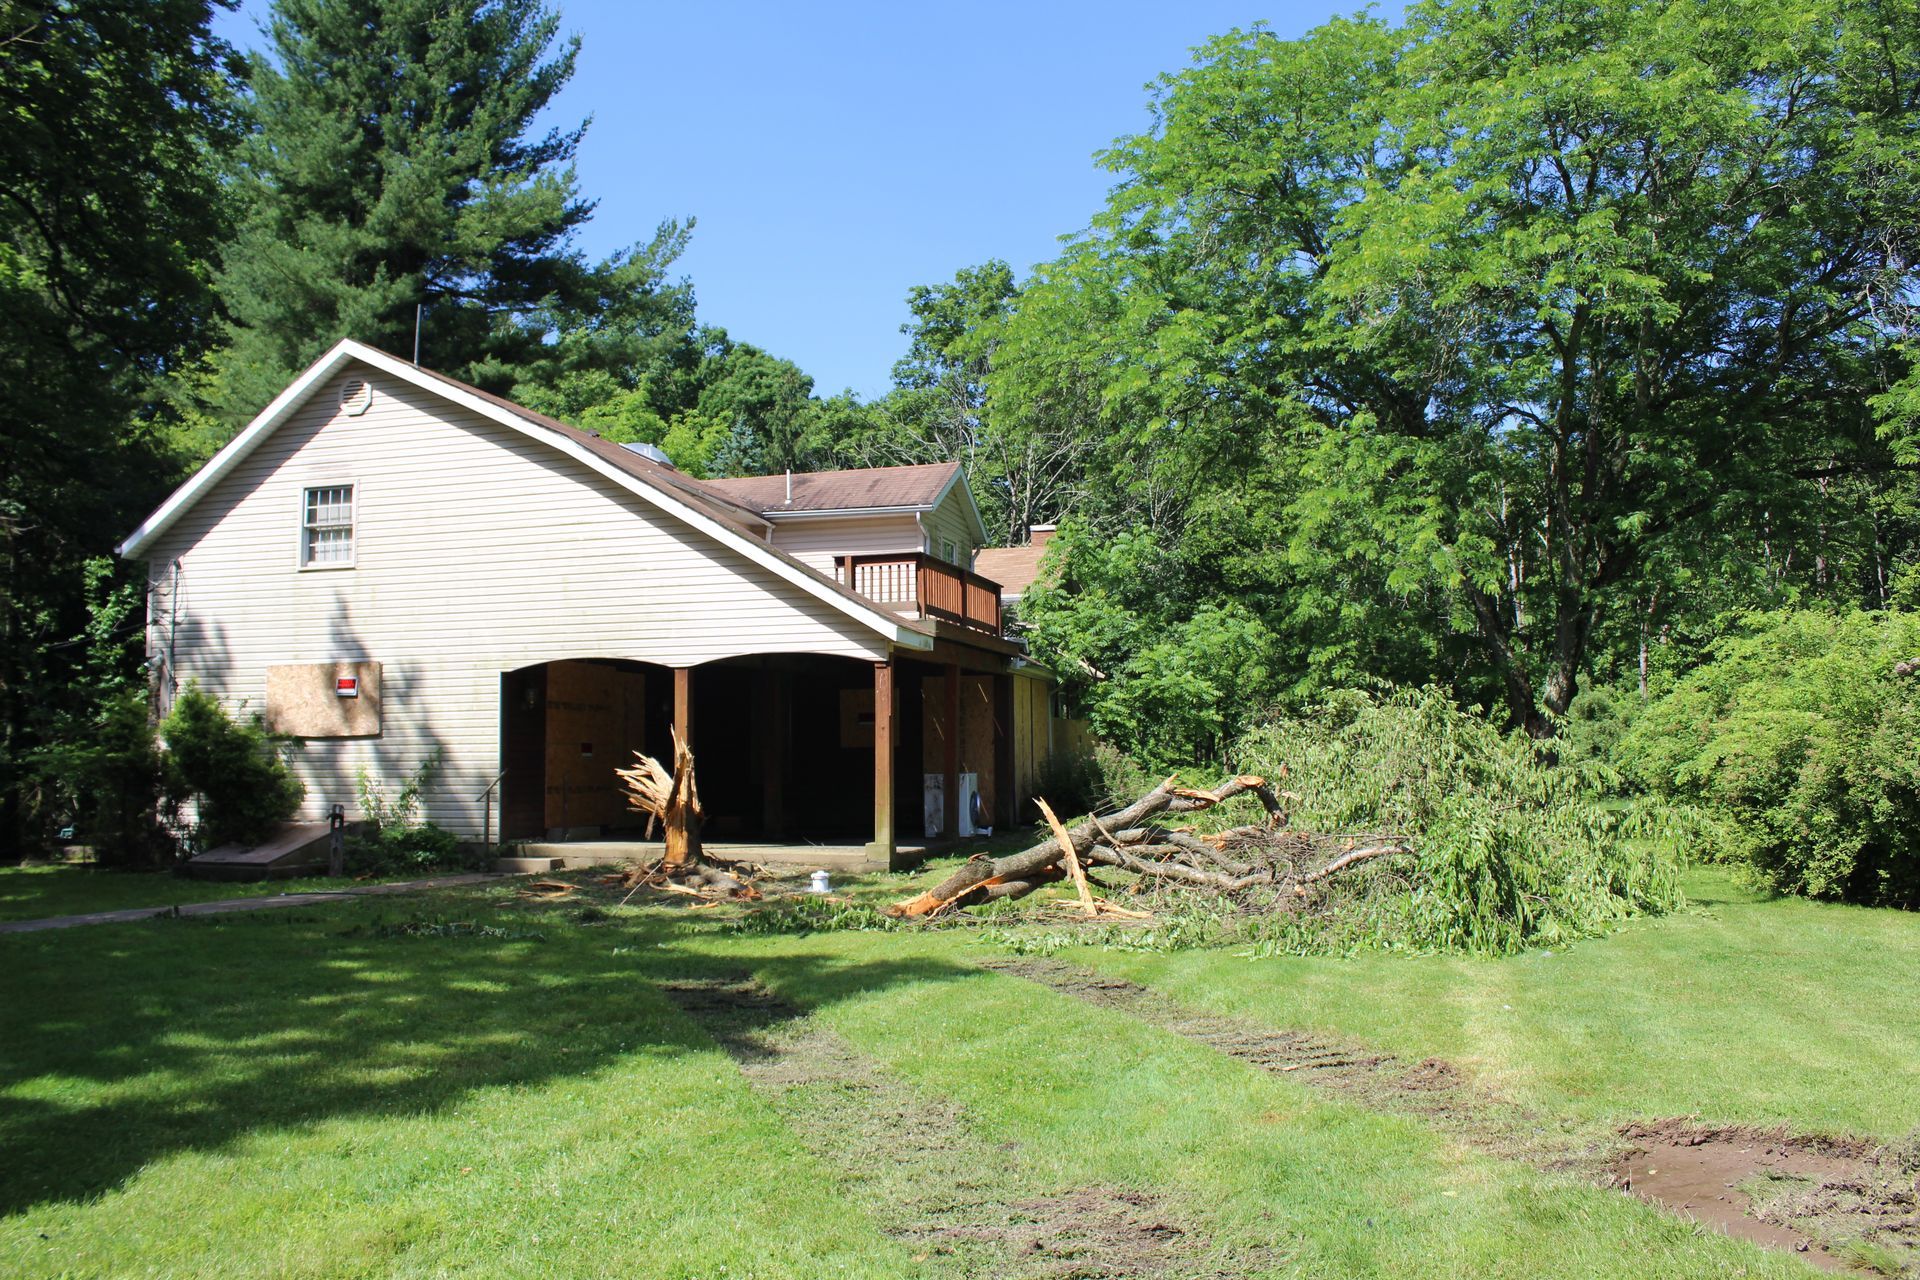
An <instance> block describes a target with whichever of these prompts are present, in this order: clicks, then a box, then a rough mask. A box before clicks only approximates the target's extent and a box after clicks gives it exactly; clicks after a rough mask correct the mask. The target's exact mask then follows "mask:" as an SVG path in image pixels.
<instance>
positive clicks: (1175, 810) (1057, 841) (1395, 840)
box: [888, 774, 1413, 918]
mask: <svg viewBox="0 0 1920 1280" xmlns="http://www.w3.org/2000/svg"><path fill="white" fill-rule="evenodd" d="M1283 794H1286V793H1281V792H1276V791H1275V790H1274V789H1273V787H1272V786H1271V785H1269V784H1268V782H1267V780H1266V779H1265V778H1261V777H1256V776H1254V775H1251V774H1243V775H1241V776H1240V777H1237V778H1229V779H1228V780H1227V781H1225V782H1223V783H1221V784H1220V785H1219V786H1217V787H1214V788H1212V789H1211V790H1204V791H1203V790H1195V789H1192V788H1187V787H1178V786H1175V785H1174V779H1172V778H1169V779H1167V780H1166V781H1165V782H1162V783H1161V784H1160V785H1159V786H1157V787H1155V788H1154V789H1153V790H1151V791H1149V792H1147V794H1146V795H1144V796H1141V797H1140V798H1139V799H1138V800H1135V801H1134V802H1133V803H1132V804H1129V805H1126V806H1125V807H1123V808H1121V809H1120V810H1119V811H1117V812H1115V813H1113V814H1111V815H1109V816H1107V817H1105V818H1102V817H1099V816H1097V815H1096V816H1090V817H1089V818H1088V819H1087V820H1086V821H1085V822H1083V823H1081V824H1080V825H1079V826H1077V827H1073V828H1068V827H1067V826H1066V825H1065V824H1064V823H1062V822H1060V821H1059V819H1057V818H1056V817H1054V815H1053V812H1052V810H1051V809H1049V808H1047V807H1046V805H1045V804H1044V803H1042V805H1041V811H1042V813H1043V814H1044V815H1045V817H1046V818H1047V820H1048V825H1049V826H1050V828H1051V829H1052V831H1053V835H1052V836H1051V837H1049V838H1048V839H1046V840H1043V841H1041V842H1040V843H1039V844H1036V845H1034V846H1033V847H1032V848H1030V849H1026V850H1023V851H1022V852H1020V853H1015V854H1010V855H1008V856H1007V857H1004V858H985V857H980V858H976V859H974V860H973V861H971V862H969V863H967V864H966V865H965V866H963V867H961V868H960V869H959V870H958V871H956V872H954V873H953V874H952V875H951V876H949V877H947V878H946V879H945V880H943V881H941V882H940V883H939V884H937V885H935V886H934V887H933V888H931V889H929V890H927V891H926V892H925V893H922V894H920V895H918V896H917V897H914V898H910V899H908V900H907V901H905V902H900V903H896V904H894V905H893V906H892V907H889V908H888V914H889V915H893V916H904V917H919V918H929V917H933V916H939V915H944V914H947V913H949V912H953V911H961V910H965V909H966V908H968V907H975V906H979V905H980V904H982V903H985V902H992V901H995V900H996V899H1000V898H1019V897H1024V896H1026V895H1027V894H1029V893H1032V892H1033V891H1034V890H1035V889H1038V888H1040V887H1041V886H1042V885H1046V884H1052V883H1054V882H1057V881H1059V880H1062V879H1066V878H1069V877H1071V878H1072V879H1073V880H1074V884H1075V888H1076V890H1077V891H1078V893H1079V898H1080V903H1079V906H1080V909H1081V910H1083V911H1084V913H1085V914H1086V915H1088V916H1090V917H1091V916H1099V915H1120V916H1137V915H1139V914H1140V913H1138V912H1131V911H1127V910H1124V909H1121V908H1116V907H1114V906H1113V905H1112V904H1111V903H1107V902H1105V901H1104V900H1101V899H1097V898H1095V897H1093V895H1092V893H1091V891H1090V889H1089V887H1088V885H1087V882H1086V879H1085V873H1084V869H1085V868H1088V867H1111V868H1114V869H1116V870H1120V871H1129V872H1133V873H1134V874H1136V875H1138V876H1139V877H1140V880H1141V882H1142V883H1143V884H1155V883H1157V884H1162V885H1167V886H1171V887H1178V888H1185V889H1191V890H1199V891H1204V892H1210V893H1214V894H1218V895H1222V896H1226V897H1235V896H1239V895H1241V894H1244V893H1246V892H1248V891H1250V890H1255V889H1259V890H1278V891H1280V892H1281V893H1282V894H1286V893H1288V892H1289V891H1291V893H1292V894H1293V895H1294V896H1299V897H1305V896H1306V895H1307V894H1308V892H1309V888H1310V886H1312V885H1315V884H1318V883H1321V882H1323V881H1327V880H1331V879H1333V878H1334V877H1336V876H1340V875H1343V874H1346V873H1348V872H1351V871H1354V870H1355V869H1357V868H1359V867H1362V866H1365V865H1367V864H1368V863H1371V862H1374V861H1376V860H1378V859H1381V858H1391V857H1397V856H1402V855H1411V854H1412V852H1413V849H1412V846H1411V845H1409V844H1408V843H1407V842H1406V840H1405V839H1403V838H1401V837H1397V836H1384V835H1383V836H1364V837H1352V836H1329V835H1312V834H1308V833H1305V832H1297V831H1291V830H1288V827H1287V823H1288V814H1287V810H1286V809H1285V808H1284V807H1283V806H1282V804H1281V798H1282V795H1283ZM1248 795H1250V796H1253V797H1254V798H1255V799H1257V800H1258V801H1259V802H1260V805H1261V808H1262V809H1263V810H1264V811H1265V818H1264V820H1263V821H1261V822H1258V823H1252V824H1248V825H1244V826H1236V827H1231V828H1229V829H1227V830H1225V831H1221V832H1217V833H1215V834H1212V835H1199V834H1195V833H1194V832H1193V830H1192V829H1191V828H1189V827H1185V826H1171V825H1168V824H1167V823H1166V822H1165V819H1167V818H1169V817H1178V816H1180V815H1183V814H1192V813H1199V812H1201V811H1203V810H1207V809H1212V808H1214V807H1215V806H1217V805H1220V804H1224V803H1226V802H1227V801H1229V800H1232V799H1234V798H1236V797H1239V796H1248ZM1289 798H1297V797H1289ZM1069 905H1071V904H1069Z"/></svg>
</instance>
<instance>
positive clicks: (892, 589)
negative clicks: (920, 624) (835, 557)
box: [839, 552, 1000, 636]
mask: <svg viewBox="0 0 1920 1280" xmlns="http://www.w3.org/2000/svg"><path fill="white" fill-rule="evenodd" d="M839 577H840V581H841V582H843V583H845V584H846V585H847V586H849V587H852V588H853V589H854V590H855V591H858V592H859V593H860V594H861V595H863V596H865V597H866V598H867V599H869V600H871V601H873V602H874V603H875V604H883V605H886V606H888V607H889V608H894V609H907V608H910V609H914V610H916V611H917V612H918V613H919V614H920V616H921V617H923V618H939V619H941V620H942V621H945V622H952V623H957V624H958V625H960V626H963V627H968V628H971V629H972V630H974V631H984V632H986V633H987V634H989V635H996V636H997V635H999V634H1000V584H999V583H997V582H993V581H990V580H988V579H986V578H983V577H981V576H980V575H979V574H977V573H973V572H970V571H969V570H966V569H962V568H961V567H960V566H959V565H957V564H948V563H947V562H946V561H945V560H941V559H939V558H938V557H935V556H930V555H927V554H925V553H924V552H896V553H894V554H891V555H877V556H841V557H840V558H839Z"/></svg>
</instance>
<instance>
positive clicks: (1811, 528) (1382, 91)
mask: <svg viewBox="0 0 1920 1280" xmlns="http://www.w3.org/2000/svg"><path fill="white" fill-rule="evenodd" d="M1157 114H1158V120H1157V124H1156V127H1155V128H1154V129H1153V131H1152V132H1150V133H1149V134H1146V135H1144V136H1141V137H1137V138H1133V139H1130V140H1127V141H1125V142H1124V143H1122V144H1120V145H1119V146H1118V147H1116V148H1115V150H1113V151H1112V152H1111V153H1110V154H1109V156H1108V163H1109V164H1110V166H1111V167H1112V168H1113V169H1114V170H1115V171H1116V172H1117V173H1118V174H1119V175H1120V177H1121V182H1120V185H1119V186H1118V188H1117V189H1116V192H1115V194H1114V196H1113V198H1112V200H1111V203H1110V204H1109V206H1108V208H1107V209H1106V210H1105V211H1104V212H1103V213H1102V214H1101V215H1100V216H1099V217H1098V218H1097V219H1096V222H1095V226H1094V230H1093V231H1092V232H1091V233H1090V234H1089V235H1087V236H1085V237H1083V238H1082V239H1081V241H1080V242H1079V243H1078V244H1077V245H1075V246H1073V247H1072V248H1071V249H1070V250H1069V251H1068V253H1067V254H1066V255H1065V256H1064V257H1063V258H1062V260H1061V261H1059V262H1057V263H1055V264H1053V266H1051V267H1050V268H1049V269H1047V270H1046V271H1045V272H1044V273H1043V278H1042V279H1041V280H1040V281H1039V282H1038V283H1037V284H1035V285H1032V286H1030V287H1029V289H1028V290H1027V294H1026V298H1025V300H1024V301H1023V304H1022V308H1021V311H1022V314H1021V316H1020V317H1018V318H1017V319H1016V320H1015V321H1014V322H1013V324H1012V325H1011V326H1010V327H1009V331H1008V334H1007V338H1006V346H1005V347H1004V348H1003V352H1002V356H1001V358H1000V359H999V361H998V362H997V370H998V372H997V373H996V381H995V385H994V394H995V397H996V398H997V399H998V398H1002V397H1004V398H1006V399H1008V400H1009V401H1015V400H1018V399H1020V398H1022V397H1026V398H1032V397H1035V396H1038V395H1042V394H1045V392H1046V390H1047V385H1046V373H1047V371H1048V370H1057V369H1062V368H1068V369H1073V370H1076V371H1079V372H1081V373H1084V374H1090V375H1091V376H1092V377H1093V379H1094V383H1093V386H1092V389H1091V392H1090V394H1089V396H1088V397H1087V398H1086V400H1084V401H1083V403H1091V404H1093V405H1094V406H1096V407H1097V410H1098V412H1099V413H1100V414H1101V415H1102V417H1103V420H1104V421H1105V422H1106V423H1107V424H1108V425H1109V426H1110V428H1111V429H1112V430H1113V431H1115V432H1116V433H1117V434H1118V435H1119V436H1120V438H1122V439H1123V440H1124V442H1125V444H1126V451H1127V453H1128V454H1129V455H1130V456H1131V458H1132V459H1133V474H1134V475H1136V476H1138V477H1139V478H1140V480H1139V483H1140V484H1143V485H1158V486H1161V487H1162V488H1163V489H1164V488H1172V489H1174V490H1175V491H1177V492H1179V493H1181V495H1182V498H1181V501H1180V503H1179V504H1178V506H1177V511H1176V513H1175V514H1174V515H1173V516H1172V517H1171V519H1170V523H1172V524H1174V525H1178V526H1180V527H1181V528H1182V530H1185V529H1188V528H1191V527H1192V526H1193V525H1194V524H1195V523H1196V522H1202V523H1203V522H1204V517H1205V513H1206V512H1207V511H1208V510H1209V509H1210V508H1212V507H1213V506H1214V505H1216V504H1217V502H1218V501H1219V500H1220V498H1221V495H1223V494H1227V495H1231V494H1233V493H1234V491H1235V490H1236V489H1237V488H1239V487H1240V486H1237V485H1236V484H1235V483H1234V481H1233V480H1232V477H1233V476H1234V475H1235V474H1236V473H1239V472H1243V471H1246V470H1248V469H1249V468H1252V469H1253V470H1254V471H1256V472H1264V474H1266V475H1268V476H1276V474H1277V478H1276V479H1274V480H1273V482H1272V484H1271V487H1270V488H1269V489H1268V493H1269V495H1270V497H1271V499H1272V501H1273V502H1274V503H1275V504H1277V506H1278V510H1279V512H1280V516H1279V519H1278V520H1277V522H1276V527H1275V528H1274V529H1273V530H1272V534H1273V543H1272V545H1271V546H1270V547H1268V548H1264V549H1263V550H1264V551H1265V553H1266V554H1267V556H1268V558H1269V560H1270V561H1271V562H1272V568H1271V569H1270V571H1269V573H1268V582H1269V583H1271V584H1273V585H1275V586H1276V587H1282V586H1284V587H1285V588H1287V589H1291V590H1298V591H1300V592H1302V593H1303V595H1304V596H1306V597H1309V598H1310V597H1311V596H1313V595H1314V593H1315V592H1316V590H1318V589H1320V587H1321V586H1322V585H1323V584H1325V583H1326V582H1328V581H1338V580H1341V579H1347V580H1349V583H1350V585H1349V586H1348V587H1347V588H1343V592H1344V593H1346V594H1350V595H1354V596H1364V597H1368V598H1371V599H1373V600H1376V601H1385V600H1392V599H1399V600H1403V601H1406V602H1407V603H1408V604H1409V605H1410V606H1412V607H1411V609H1410V610H1409V612H1408V618H1409V620H1413V619H1418V618H1421V617H1429V618H1433V619H1434V621H1435V623H1436V624H1437V626H1438V629H1439V631H1438V633H1436V635H1435V636H1434V638H1433V640H1432V642H1431V646H1430V648H1431V651H1432V652H1433V654H1434V655H1435V656H1436V657H1438V655H1440V654H1441V653H1443V652H1444V651H1445V649H1446V647H1447V646H1448V645H1449V644H1450V643H1451V641H1450V640H1449V639H1448V638H1447V637H1446V635H1445V634H1441V633H1446V632H1451V633H1454V634H1457V635H1461V636H1466V637H1470V638H1471V642H1472V649H1473V651H1472V654H1471V664H1470V666H1471V670H1472V671H1477V672H1479V673H1481V674H1482V676H1483V677H1484V678H1485V679H1487V680H1488V681H1489V682H1490V683H1491V685H1492V687H1493V688H1495V689H1497V690H1498V691H1499V693H1500V695H1501V696H1503V697H1504V701H1505V704H1506V706H1507V708H1508V710H1509V712H1510V714H1511V715H1512V716H1513V718H1514V719H1515V721H1516V722H1518V723H1521V724H1524V725H1525V726H1526V727H1527V728H1528V729H1529V730H1530V731H1532V732H1535V733H1538V734H1544V733H1548V732H1550V731H1551V724H1552V719H1553V717H1556V716H1558V715H1560V714H1562V713H1564V712H1565V711H1566V709H1567V707H1568V704H1569V702H1570V701H1571V700H1572V698H1573V697H1574V694H1575V692H1576V690H1577V688H1578V685H1579V681H1580V679H1581V677H1582V675H1583V673H1584V672H1585V671H1586V670H1587V669H1588V667H1589V665H1590V663H1591V660H1592V657H1593V652H1594V648H1595V646H1596V644H1597V643H1599V642H1600V638H1601V637H1602V636H1603V635H1605V634H1607V631H1608V628H1614V629H1616V630H1623V631H1624V630H1626V629H1630V628H1632V627H1635V626H1638V625H1640V623H1641V622H1643V621H1644V618H1645V616H1646V613H1647V611H1649V610H1654V609H1657V608H1659V607H1661V603H1660V602H1661V601H1662V600H1665V601H1668V602H1670V601H1671V600H1672V599H1673V593H1672V592H1668V593H1667V594H1666V595H1665V596H1664V597H1663V596H1662V594H1661V591H1660V588H1661V587H1662V585H1663V584H1670V583H1672V582H1673V581H1675V580H1676V579H1677V578H1678V577H1679V576H1681V575H1682V574H1691V575H1693V576H1694V577H1695V578H1696V579H1698V578H1700V577H1708V578H1712V579H1715V580H1721V581H1726V580H1739V579H1740V578H1741V577H1742V576H1743V575H1752V574H1758V573H1762V572H1765V571H1766V570H1765V568H1764V567H1763V568H1756V566H1772V567H1773V568H1774V569H1777V570H1779V571H1780V572H1783V573H1784V572H1786V570H1785V569H1784V568H1783V567H1782V566H1785V565H1786V564H1788V563H1789V562H1792V563H1794V564H1795V565H1796V566H1797V567H1796V568H1795V569H1794V570H1793V571H1792V572H1794V573H1797V574H1799V575H1800V578H1799V579H1798V580H1799V581H1803V582H1805V583H1806V584H1808V585H1809V586H1814V587H1821V588H1825V589H1831V590H1834V591H1837V592H1841V593H1846V592H1853V593H1856V594H1861V593H1866V592H1868V590H1869V585H1870V584H1869V583H1867V582H1866V581H1863V580H1855V581H1849V582H1834V581H1832V579H1833V577H1834V575H1836V574H1838V573H1841V572H1845V573H1849V574H1854V575H1858V577H1859V578H1865V577H1867V576H1870V575H1872V574H1874V573H1878V575H1879V577H1880V578H1881V580H1884V577H1885V573H1884V563H1883V561H1884V556H1882V555H1880V554H1879V551H1878V550H1877V549H1876V551H1875V552H1874V554H1871V555H1868V554H1862V553H1860V550H1859V548H1858V547H1857V546H1855V547H1851V548H1846V549H1842V548H1839V547H1838V545H1837V544H1835V545H1829V543H1830V542H1832V541H1833V540H1834V539H1835V538H1836V537H1837V536H1838V535H1839V532H1840V531H1843V530H1848V531H1851V532H1850V533H1849V536H1864V535H1861V533H1860V528H1859V526H1860V521H1859V519H1858V518H1857V512H1856V511H1854V510H1853V508H1855V507H1857V506H1858V490H1857V489H1849V488H1848V487H1847V485H1846V484H1844V483H1842V484H1838V485H1836V484H1834V483H1823V482H1832V481H1836V480H1842V481H1852V480H1855V479H1857V478H1858V477H1860V476H1862V475H1871V474H1873V473H1875V472H1878V471H1883V470H1884V469H1885V468H1886V466H1887V465H1888V464H1889V458H1888V457H1887V456H1886V455H1885V454H1884V453H1883V451H1882V446H1881V445H1880V444H1879V443H1878V442H1877V441H1876V439H1875V431H1874V420H1873V414H1872V410H1871V408H1870V405H1869V401H1870V399H1871V398H1872V397H1873V396H1874V395H1875V394H1876V393H1879V392H1882V390H1883V389H1884V388H1886V387H1889V386H1892V387H1898V386H1900V385H1901V381H1900V380H1901V379H1902V378H1903V377H1904V376H1905V374H1906V372H1907V370H1906V365H1905V363H1904V362H1903V360H1902V358H1901V356H1900V352H1899V342H1900V340H1901V339H1902V338H1905V337H1910V335H1908V334H1904V333H1902V332H1901V331H1900V330H1899V328H1898V324H1897V322H1896V321H1895V320H1893V319H1891V317H1894V316H1896V315H1897V314H1898V313H1899V307H1900V306H1901V304H1903V303H1904V302H1906V301H1908V300H1910V297H1911V293H1912V290H1913V287H1914V285H1915V274H1914V264H1915V254H1916V252H1920V213H1917V211H1920V146H1916V139H1917V138H1920V15H1917V14H1916V11H1915V10H1914V9H1913V8H1912V6H1911V5H1908V4H1900V3H1882V2H1880V0H1814V2H1813V3H1804V2H1802V0H1792V2H1788V0H1733V2H1732V3H1726V2H1721V0H1715V2H1714V3H1707V2H1706V0H1669V2H1666V3H1644V2H1639V0H1585V2H1581V3H1559V2H1551V3H1539V2H1538V0H1483V2H1482V3H1475V4H1463V3H1439V2H1432V3H1425V4H1419V5H1416V6H1414V7H1412V8H1411V9H1410V10H1409V11H1408V14H1407V18H1406V22H1405V25H1404V26H1403V27H1401V28H1399V29H1394V28H1390V27H1388V26H1387V25H1385V24H1383V23H1380V22H1377V21H1373V20H1370V19H1362V20H1355V21H1338V22H1335V23H1332V24H1330V25H1328V26H1326V27H1323V28H1321V29H1320V30H1318V31H1316V32H1314V33H1312V34H1311V35H1309V36H1308V37H1306V38H1305V39H1302V40H1297V41H1285V40H1280V39H1278V38H1276V37H1274V36H1273V35H1271V34H1269V33H1266V32H1264V31H1256V32H1253V33H1236V34H1233V35H1230V36H1227V37H1224V38H1222V39H1220V40H1218V41H1215V42H1214V43H1212V44H1211V45H1209V46H1207V47H1206V48H1205V49H1204V50H1203V51H1202V52H1201V55H1200V57H1199V59H1198V60H1197V63H1196V65H1195V66H1194V67H1193V68H1192V69H1190V70H1188V71H1186V72H1184V73H1181V74H1179V75H1176V76H1172V77H1169V78H1168V79H1166V80H1165V81H1164V82H1163V84H1162V86H1161V90H1160V93H1159V95H1158V102H1157ZM1049 313H1052V314H1056V315H1057V314H1061V313H1080V314H1089V315H1094V316H1096V317H1098V323H1095V324H1088V325H1081V326H1062V325H1058V324H1052V325H1048V324H1044V323H1040V322H1039V321H1038V320H1037V319H1035V317H1042V316H1045V315H1047V314H1049ZM1897 399H1898V397H1897V396H1892V397H1887V396H1883V399H1882V403H1883V404H1888V403H1892V402H1893V401H1894V400H1897ZM1259 459H1264V460H1265V461H1264V462H1260V461H1258V460H1259ZM1276 463H1277V464H1278V465H1277V466H1276V465H1275V464H1276ZM1869 532H1871V531H1869ZM1873 536H1877V534H1876V535H1873ZM1843 550H1844V551H1845V553H1844V554H1842V551H1843ZM1876 564H1877V565H1879V566H1880V567H1879V568H1877V569H1876V568H1874V567H1873V566H1874V565H1876ZM1346 603H1347V601H1344V600H1341V601H1328V602H1327V608H1328V609H1331V610H1332V613H1333V615H1334V616H1339V615H1340V614H1341V612H1342V610H1343V609H1344V606H1345V604H1346ZM1436 609H1437V613H1436ZM1364 613H1365V616H1364V618H1363V619H1355V618H1351V617H1350V618H1348V622H1349V623H1352V622H1354V621H1364V624H1365V625H1367V626H1370V627H1380V626H1392V625H1394V619H1393V617H1392V614H1391V611H1385V612H1383V611H1381V610H1379V609H1377V608H1376V609H1368V610H1365V611H1364Z"/></svg>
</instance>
